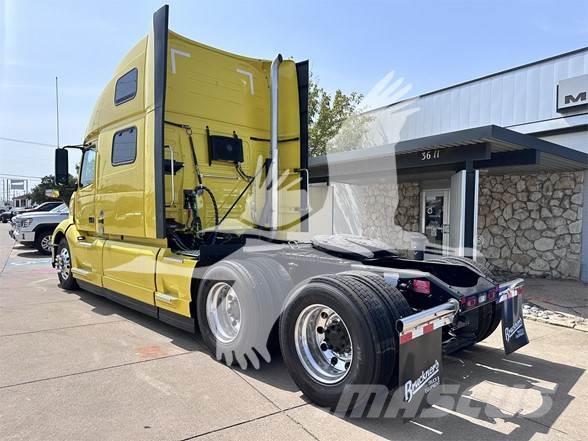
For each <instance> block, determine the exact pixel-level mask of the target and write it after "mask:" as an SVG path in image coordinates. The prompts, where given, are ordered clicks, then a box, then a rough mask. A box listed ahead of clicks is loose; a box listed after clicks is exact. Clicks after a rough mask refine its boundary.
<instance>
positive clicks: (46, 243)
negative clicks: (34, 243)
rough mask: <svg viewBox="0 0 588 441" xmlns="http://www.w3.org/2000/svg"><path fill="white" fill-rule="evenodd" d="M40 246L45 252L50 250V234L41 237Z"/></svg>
mask: <svg viewBox="0 0 588 441" xmlns="http://www.w3.org/2000/svg"><path fill="white" fill-rule="evenodd" d="M41 248H43V250H44V251H47V252H49V251H51V235H47V236H45V237H43V239H41Z"/></svg>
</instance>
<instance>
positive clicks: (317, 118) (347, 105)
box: [308, 75, 363, 156]
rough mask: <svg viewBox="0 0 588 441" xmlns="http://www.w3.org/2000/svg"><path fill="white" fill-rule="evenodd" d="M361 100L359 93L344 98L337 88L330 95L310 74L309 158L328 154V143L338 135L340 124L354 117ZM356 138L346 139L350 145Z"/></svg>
mask: <svg viewBox="0 0 588 441" xmlns="http://www.w3.org/2000/svg"><path fill="white" fill-rule="evenodd" d="M362 99H363V95H361V94H360V93H357V92H352V93H351V94H349V95H346V94H344V93H343V92H342V91H341V90H339V89H338V90H337V91H336V92H335V93H334V94H332V95H331V94H329V93H327V92H326V91H325V90H324V89H323V88H322V87H320V86H319V85H318V83H317V82H316V80H315V79H314V78H313V76H312V75H311V78H310V85H309V90H308V120H309V127H308V135H309V150H310V152H309V153H310V156H320V155H324V154H326V153H327V151H328V150H329V143H330V142H331V141H332V140H333V139H334V138H335V137H336V136H337V134H338V133H339V131H340V130H341V127H342V126H343V124H344V123H345V122H346V121H347V120H348V119H350V118H351V119H353V118H357V115H356V109H357V106H358V105H359V103H360V102H361V100H362ZM358 133H359V132H358ZM359 138H361V136H359ZM359 138H358V137H357V136H345V139H346V141H349V142H355V141H358V140H359ZM336 150H340V148H337V149H336Z"/></svg>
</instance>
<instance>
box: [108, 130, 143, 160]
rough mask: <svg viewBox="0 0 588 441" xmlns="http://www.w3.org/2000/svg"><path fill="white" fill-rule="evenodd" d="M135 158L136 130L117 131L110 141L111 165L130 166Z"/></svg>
mask: <svg viewBox="0 0 588 441" xmlns="http://www.w3.org/2000/svg"><path fill="white" fill-rule="evenodd" d="M136 156H137V128H136V127H129V128H128V129H124V130H119V131H118V132H116V133H115V134H114V138H113V140H112V165H122V164H130V163H132V162H135V157H136Z"/></svg>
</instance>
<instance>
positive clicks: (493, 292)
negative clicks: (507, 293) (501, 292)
mask: <svg viewBox="0 0 588 441" xmlns="http://www.w3.org/2000/svg"><path fill="white" fill-rule="evenodd" d="M497 294H498V290H497V289H496V288H492V289H491V290H490V291H488V294H487V295H486V297H487V298H488V300H489V301H492V300H496V295H497Z"/></svg>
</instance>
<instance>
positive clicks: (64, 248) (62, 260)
mask: <svg viewBox="0 0 588 441" xmlns="http://www.w3.org/2000/svg"><path fill="white" fill-rule="evenodd" d="M55 260H56V267H57V277H58V278H59V285H60V286H61V287H62V288H63V289H67V290H72V291H73V290H76V289H78V288H79V287H78V283H77V282H76V279H74V277H73V273H72V271H71V268H72V263H71V252H70V250H69V245H68V243H67V240H66V239H61V241H60V242H59V245H58V246H57V253H56V255H55Z"/></svg>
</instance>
